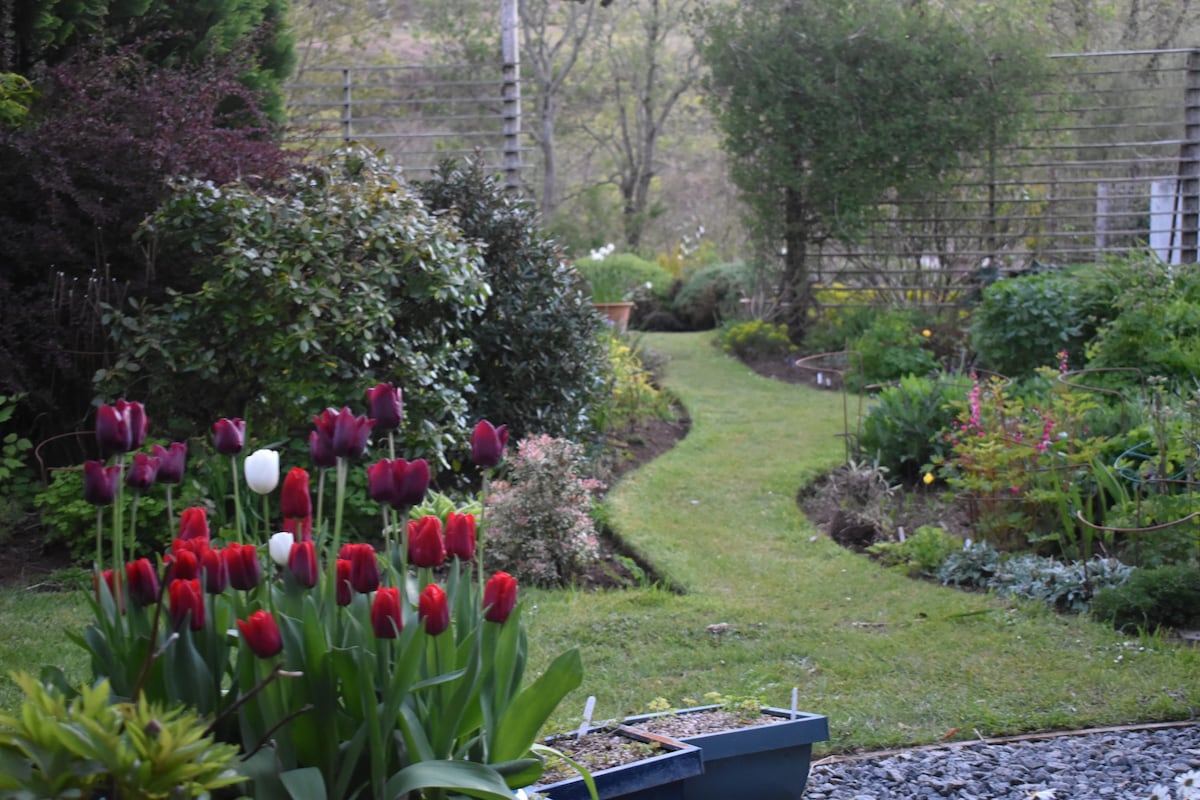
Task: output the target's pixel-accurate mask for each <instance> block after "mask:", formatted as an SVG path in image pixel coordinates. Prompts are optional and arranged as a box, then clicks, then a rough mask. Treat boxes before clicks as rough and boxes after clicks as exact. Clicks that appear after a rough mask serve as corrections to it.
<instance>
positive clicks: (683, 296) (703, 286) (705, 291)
mask: <svg viewBox="0 0 1200 800" xmlns="http://www.w3.org/2000/svg"><path fill="white" fill-rule="evenodd" d="M754 280H755V278H754V267H753V266H751V265H749V264H746V263H745V262H741V261H735V262H731V263H726V264H713V265H710V266H706V267H701V268H700V269H698V270H696V271H695V272H694V273H692V274H691V275H689V276H688V277H687V279H686V280H685V281H684V282H683V285H682V286H680V287H679V291H678V292H676V293H675V296H674V298H672V300H671V304H670V308H671V311H672V313H674V315H675V316H676V317H677V318H678V319H679V320H680V321H681V322H682V324H683V325H684V327H686V328H687V329H689V330H708V329H709V328H713V327H715V326H717V325H720V324H721V323H722V322H723V321H724V320H728V319H737V318H738V317H739V316H740V315H741V308H740V301H741V299H742V298H743V297H745V296H746V295H747V294H749V293H750V290H751V289H752V288H753V286H754Z"/></svg>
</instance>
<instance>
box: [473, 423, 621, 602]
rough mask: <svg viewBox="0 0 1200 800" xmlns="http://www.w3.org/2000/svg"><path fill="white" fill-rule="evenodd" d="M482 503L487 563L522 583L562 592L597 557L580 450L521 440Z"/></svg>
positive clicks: (560, 442) (546, 439)
mask: <svg viewBox="0 0 1200 800" xmlns="http://www.w3.org/2000/svg"><path fill="white" fill-rule="evenodd" d="M516 449H517V452H516V454H515V455H513V456H511V457H510V459H509V462H508V470H509V473H508V480H504V481H495V482H494V483H493V484H492V494H491V496H490V497H488V498H487V501H486V503H485V508H486V520H487V534H486V535H487V549H486V558H487V561H488V564H489V568H491V566H492V565H495V567H496V568H497V569H502V570H504V571H506V572H508V573H509V574H511V575H513V576H514V577H515V578H517V580H518V581H520V582H521V583H529V584H532V585H535V586H563V585H566V584H569V583H570V582H571V581H572V580H574V579H575V578H577V577H579V576H580V574H581V573H582V570H584V569H585V568H586V567H587V566H588V565H589V564H590V563H591V562H592V561H594V560H595V557H596V552H597V550H596V547H597V543H596V528H595V523H594V522H593V520H592V517H591V515H590V513H589V512H590V510H591V507H592V498H591V494H590V492H591V490H592V489H594V488H597V487H598V484H597V483H596V482H595V481H593V480H588V479H586V478H584V477H583V476H582V471H583V466H584V460H583V448H582V447H581V446H580V445H578V444H575V443H574V442H570V441H567V440H565V439H556V438H553V437H550V436H545V435H542V436H534V437H530V438H527V439H522V440H521V441H520V442H519V443H518V444H517V448H516Z"/></svg>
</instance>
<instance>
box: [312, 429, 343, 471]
mask: <svg viewBox="0 0 1200 800" xmlns="http://www.w3.org/2000/svg"><path fill="white" fill-rule="evenodd" d="M308 452H309V455H311V456H312V460H313V466H315V467H320V468H322V469H328V468H329V467H336V466H337V456H335V455H334V454H333V442H331V441H329V440H328V439H325V438H324V437H322V436H321V435H320V434H319V433H317V432H316V431H313V432H312V433H310V434H309V435H308Z"/></svg>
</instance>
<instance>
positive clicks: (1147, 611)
mask: <svg viewBox="0 0 1200 800" xmlns="http://www.w3.org/2000/svg"><path fill="white" fill-rule="evenodd" d="M1092 615H1093V616H1094V617H1095V618H1096V619H1098V620H1100V621H1102V622H1108V623H1111V624H1112V625H1113V627H1115V628H1117V629H1118V630H1123V631H1130V632H1133V631H1137V630H1143V631H1152V630H1156V629H1158V628H1160V627H1166V628H1187V627H1194V626H1195V625H1196V623H1197V622H1200V570H1197V569H1196V568H1195V566H1193V565H1191V564H1171V565H1165V566H1161V567H1150V568H1139V569H1135V570H1133V572H1132V573H1130V575H1129V577H1128V579H1126V581H1125V582H1124V583H1122V584H1120V585H1119V586H1110V587H1106V588H1104V589H1102V590H1101V591H1099V592H1097V593H1096V596H1095V598H1094V599H1093V602H1092Z"/></svg>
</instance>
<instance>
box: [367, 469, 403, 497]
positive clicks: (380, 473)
mask: <svg viewBox="0 0 1200 800" xmlns="http://www.w3.org/2000/svg"><path fill="white" fill-rule="evenodd" d="M398 460H399V461H403V460H404V459H398ZM395 463H396V462H394V461H392V460H391V459H388V458H381V459H379V460H378V461H376V462H375V463H374V464H372V465H371V466H369V467H367V494H368V495H370V497H371V499H372V500H374V501H375V502H376V503H383V504H386V505H394V504H395V502H396V497H397V491H396V471H395V468H394V464H395ZM401 474H402V475H403V470H401Z"/></svg>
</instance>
